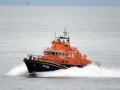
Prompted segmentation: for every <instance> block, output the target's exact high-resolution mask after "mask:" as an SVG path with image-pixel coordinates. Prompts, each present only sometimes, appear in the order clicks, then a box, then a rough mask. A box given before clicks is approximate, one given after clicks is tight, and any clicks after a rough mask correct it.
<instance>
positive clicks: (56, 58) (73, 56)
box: [23, 30, 100, 74]
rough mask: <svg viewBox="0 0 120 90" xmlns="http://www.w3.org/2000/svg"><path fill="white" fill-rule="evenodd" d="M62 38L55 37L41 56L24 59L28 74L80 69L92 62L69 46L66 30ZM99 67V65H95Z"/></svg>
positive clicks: (31, 55)
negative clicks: (73, 68)
mask: <svg viewBox="0 0 120 90" xmlns="http://www.w3.org/2000/svg"><path fill="white" fill-rule="evenodd" d="M63 33H64V35H63V36H59V37H56V34H55V40H53V41H52V42H51V44H52V45H51V46H50V47H47V48H46V49H44V54H43V55H33V54H28V55H27V58H24V60H23V61H24V63H25V64H26V67H27V69H28V72H29V73H30V74H33V73H35V72H46V71H54V70H59V69H68V68H70V67H74V66H76V67H79V68H82V67H84V66H87V65H89V64H92V63H93V62H92V61H91V60H89V59H87V55H82V54H81V53H80V52H79V50H78V49H77V47H74V46H71V45H70V37H69V33H68V32H66V30H65V31H64V32H63ZM96 64H97V65H98V66H100V63H96Z"/></svg>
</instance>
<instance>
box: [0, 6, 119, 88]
mask: <svg viewBox="0 0 120 90" xmlns="http://www.w3.org/2000/svg"><path fill="white" fill-rule="evenodd" d="M65 28H66V29H67V31H68V32H69V34H70V41H71V45H72V46H77V47H78V49H79V50H80V52H82V54H87V56H88V58H89V59H91V60H92V61H100V62H101V63H102V66H101V68H98V67H96V66H94V65H91V66H88V67H85V68H83V69H79V68H76V67H74V68H70V69H68V70H59V71H55V72H47V73H38V74H37V77H30V76H28V72H27V69H26V67H25V65H24V63H23V61H22V60H23V58H24V57H26V55H27V54H43V49H44V48H46V47H49V46H50V45H51V41H52V40H54V32H57V35H61V34H62V32H63V31H64V29H65ZM0 70H1V71H0V89H1V90H37V89H41V90H48V89H50V90H62V89H63V90H68V89H69V90H88V89H89V90H119V89H120V86H119V84H120V7H37V6H28V7H27V6H0Z"/></svg>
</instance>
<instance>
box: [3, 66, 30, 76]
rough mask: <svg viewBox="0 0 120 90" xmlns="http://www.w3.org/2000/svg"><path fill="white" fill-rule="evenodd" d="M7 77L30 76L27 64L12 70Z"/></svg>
mask: <svg viewBox="0 0 120 90" xmlns="http://www.w3.org/2000/svg"><path fill="white" fill-rule="evenodd" d="M5 75H7V76H21V75H28V71H27V67H26V65H25V64H22V65H20V66H17V67H15V68H13V69H11V70H10V71H9V72H8V73H7V74H5Z"/></svg>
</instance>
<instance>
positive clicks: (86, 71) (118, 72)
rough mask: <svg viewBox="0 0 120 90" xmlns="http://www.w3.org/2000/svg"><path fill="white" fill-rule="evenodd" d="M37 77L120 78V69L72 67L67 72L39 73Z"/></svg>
mask: <svg viewBox="0 0 120 90" xmlns="http://www.w3.org/2000/svg"><path fill="white" fill-rule="evenodd" d="M37 77H120V69H108V68H104V67H98V66H95V65H89V66H86V67H84V68H78V67H72V68H69V69H65V70H57V71H52V72H42V73H37Z"/></svg>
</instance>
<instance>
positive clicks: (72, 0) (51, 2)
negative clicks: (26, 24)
mask: <svg viewBox="0 0 120 90" xmlns="http://www.w3.org/2000/svg"><path fill="white" fill-rule="evenodd" d="M26 1H28V2H29V5H34V6H120V0H0V5H26Z"/></svg>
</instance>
